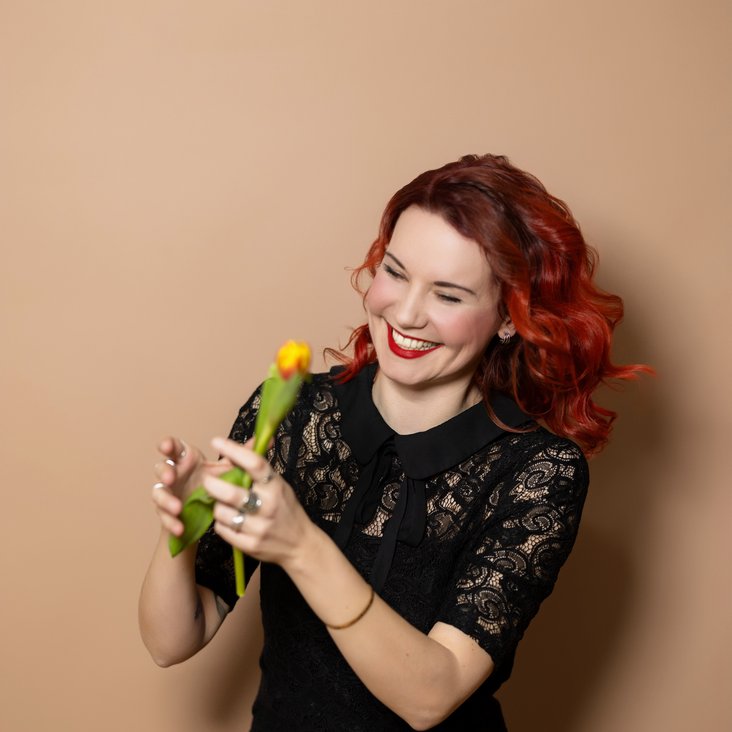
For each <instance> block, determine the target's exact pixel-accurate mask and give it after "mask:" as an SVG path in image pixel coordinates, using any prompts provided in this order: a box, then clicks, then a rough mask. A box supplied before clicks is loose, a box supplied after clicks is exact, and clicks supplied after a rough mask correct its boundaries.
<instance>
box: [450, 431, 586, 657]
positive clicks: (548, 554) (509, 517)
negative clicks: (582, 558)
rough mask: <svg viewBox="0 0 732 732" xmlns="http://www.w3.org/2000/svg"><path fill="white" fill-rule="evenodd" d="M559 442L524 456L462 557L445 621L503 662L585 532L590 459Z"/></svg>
mask: <svg viewBox="0 0 732 732" xmlns="http://www.w3.org/2000/svg"><path fill="white" fill-rule="evenodd" d="M553 439H554V441H553V442H552V445H551V446H545V447H543V448H542V449H540V450H539V451H538V452H534V454H533V455H532V456H531V457H530V458H528V459H526V460H522V461H521V465H520V466H519V467H518V468H517V469H516V470H515V471H513V473H512V475H511V478H510V480H508V481H507V482H506V484H505V485H504V486H503V495H502V499H501V501H500V503H499V505H498V506H497V507H496V511H495V512H494V513H493V514H491V515H489V516H488V518H487V519H486V521H485V523H484V524H483V525H482V526H481V527H479V528H478V529H477V530H476V539H475V540H473V541H472V542H471V543H469V544H468V545H467V546H466V549H465V550H464V552H463V553H462V555H461V556H460V558H459V561H458V564H457V566H456V572H455V574H454V576H453V579H452V583H451V589H450V591H449V593H448V595H447V597H446V599H445V601H444V602H443V604H442V607H441V609H440V613H439V615H438V620H439V621H441V622H443V623H447V624H449V625H452V626H454V627H456V628H458V629H459V630H461V631H463V632H464V633H466V634H467V635H469V636H470V637H471V638H473V640H475V641H476V642H477V643H478V644H479V645H480V646H481V647H482V648H483V649H484V650H485V651H487V652H488V653H489V654H490V655H491V658H492V659H493V662H494V663H495V665H496V666H500V665H501V663H502V662H503V661H504V660H506V659H507V658H508V657H509V656H510V655H511V654H512V653H513V651H514V650H515V648H516V645H517V643H518V642H519V640H520V639H521V637H522V636H523V634H524V631H525V630H526V627H527V626H528V624H529V622H530V620H531V619H532V618H533V617H534V615H536V613H537V611H538V609H539V605H540V604H541V602H542V601H543V600H544V599H545V598H546V597H547V596H548V595H549V594H550V593H551V591H552V589H553V587H554V583H555V582H556V580H557V576H558V574H559V570H560V568H561V566H562V565H563V564H564V562H565V560H566V559H567V557H568V556H569V553H570V551H571V549H572V546H573V544H574V541H575V538H576V536H577V529H578V526H579V521H580V516H581V513H582V507H583V504H584V500H585V496H586V493H587V486H588V483H589V473H588V468H587V462H586V460H585V458H584V455H583V454H582V452H581V450H580V449H579V447H577V445H575V444H574V443H572V442H570V441H568V440H562V439H560V438H553Z"/></svg>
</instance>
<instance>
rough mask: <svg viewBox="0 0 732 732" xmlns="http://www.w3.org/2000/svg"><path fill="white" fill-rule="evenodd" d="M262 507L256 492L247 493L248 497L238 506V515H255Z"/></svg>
mask: <svg viewBox="0 0 732 732" xmlns="http://www.w3.org/2000/svg"><path fill="white" fill-rule="evenodd" d="M261 507H262V499H261V498H260V497H259V495H258V494H257V492H256V491H252V490H250V491H249V495H248V496H247V497H246V498H245V499H244V500H243V501H242V502H241V503H240V504H239V513H240V514H242V515H243V514H245V513H257V511H259V509H260V508H261Z"/></svg>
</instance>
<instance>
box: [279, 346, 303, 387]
mask: <svg viewBox="0 0 732 732" xmlns="http://www.w3.org/2000/svg"><path fill="white" fill-rule="evenodd" d="M275 363H276V364H277V371H279V374H280V376H281V377H282V378H283V379H289V378H290V377H291V376H292V375H293V374H296V373H299V374H300V375H301V376H305V374H307V372H308V369H309V368H310V346H308V344H307V343H305V342H304V341H287V343H285V344H284V345H283V346H282V348H280V350H279V351H278V352H277V359H276V361H275Z"/></svg>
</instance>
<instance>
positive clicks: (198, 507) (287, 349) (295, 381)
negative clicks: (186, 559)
mask: <svg viewBox="0 0 732 732" xmlns="http://www.w3.org/2000/svg"><path fill="white" fill-rule="evenodd" d="M310 358H311V355H310V347H309V346H308V344H307V343H303V342H298V341H287V343H285V344H284V345H283V346H282V347H281V348H280V350H279V351H278V352H277V357H276V359H275V362H274V363H273V364H272V365H271V366H270V368H269V374H268V376H267V379H266V380H265V382H264V384H263V385H262V396H261V401H260V404H259V411H258V412H257V419H256V421H255V424H254V445H253V448H252V449H253V450H254V452H256V453H257V454H258V455H264V454H265V453H266V452H267V448H268V447H269V443H270V441H271V440H272V438H273V437H274V434H275V432H276V431H277V428H278V427H279V426H280V424H281V422H282V420H283V419H284V418H285V417H286V416H287V414H288V413H289V411H290V410H291V409H292V407H293V406H294V405H295V401H296V400H297V395H298V393H299V391H300V387H301V386H302V383H303V381H304V380H305V379H306V378H307V377H308V370H309V368H310ZM219 478H220V479H221V480H225V481H227V482H229V483H233V484H234V485H238V486H241V487H242V488H247V489H248V488H250V487H251V485H252V478H251V476H250V475H249V474H248V473H245V472H244V471H243V470H242V469H241V468H239V467H237V466H234V467H233V468H231V470H228V471H227V472H225V473H224V474H223V475H220V476H219ZM213 504H214V499H213V498H212V497H211V496H209V494H208V493H207V492H206V489H205V488H204V487H203V486H199V487H198V488H196V490H194V491H193V492H192V493H191V495H190V496H188V499H187V500H186V502H185V503H184V504H183V509H182V510H181V515H180V518H181V521H182V522H183V526H184V530H183V534H182V535H181V536H173V535H172V534H171V535H170V537H169V539H168V548H169V550H170V555H171V556H172V557H174V556H175V555H176V554H179V553H180V552H182V551H183V550H184V549H185V548H187V547H189V546H191V545H192V544H194V543H195V542H197V541H198V540H199V539H200V538H201V537H202V536H203V535H204V534H205V533H206V530H207V529H208V527H209V526H210V525H211V522H212V521H213ZM233 552H234V575H235V577H236V593H237V595H238V596H239V597H242V596H243V595H244V591H245V589H246V582H245V578H244V557H243V555H242V553H241V551H240V550H239V549H237V548H236V547H234V548H233Z"/></svg>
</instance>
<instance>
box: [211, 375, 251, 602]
mask: <svg viewBox="0 0 732 732" xmlns="http://www.w3.org/2000/svg"><path fill="white" fill-rule="evenodd" d="M260 391H261V385H260V387H259V388H257V390H256V391H255V392H254V394H252V396H251V397H250V398H249V400H248V401H247V403H246V404H245V405H244V406H243V407H242V408H241V409H240V410H239V414H238V416H237V418H236V420H235V422H234V424H233V426H232V428H231V431H230V432H229V439H231V440H236V441H237V442H246V441H247V440H248V439H249V438H250V437H251V436H252V435H253V434H254V422H255V420H256V417H257V412H258V411H259V403H260V400H261V397H260ZM258 564H259V562H258V561H257V560H255V559H252V558H251V557H247V556H245V557H244V571H245V576H246V577H251V576H252V573H253V572H254V570H255V569H256V567H257V565H258ZM196 584H199V585H201V586H202V587H208V588H209V589H210V590H212V591H213V592H214V593H215V594H216V595H218V596H219V597H220V598H221V599H222V600H223V601H224V602H225V603H226V604H227V605H228V606H229V607H230V608H233V607H234V605H235V604H236V601H237V600H238V599H239V598H238V596H237V594H236V584H235V580H234V560H233V554H232V550H231V545H230V544H227V543H226V542H225V541H224V540H223V539H222V538H221V537H220V536H219V535H218V534H217V533H215V532H214V530H213V524H211V526H209V528H208V531H207V532H206V533H205V534H204V535H203V536H202V537H201V540H200V541H199V543H198V548H197V550H196Z"/></svg>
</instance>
